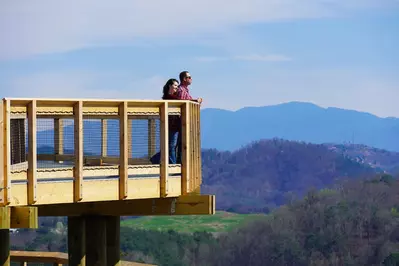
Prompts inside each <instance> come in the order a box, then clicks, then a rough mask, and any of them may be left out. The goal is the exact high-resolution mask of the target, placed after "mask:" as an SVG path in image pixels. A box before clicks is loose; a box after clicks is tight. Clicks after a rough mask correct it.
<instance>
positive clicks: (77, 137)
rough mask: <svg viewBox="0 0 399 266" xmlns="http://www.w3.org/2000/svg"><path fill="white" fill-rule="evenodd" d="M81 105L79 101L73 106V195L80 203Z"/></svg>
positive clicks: (81, 169) (81, 156)
mask: <svg viewBox="0 0 399 266" xmlns="http://www.w3.org/2000/svg"><path fill="white" fill-rule="evenodd" d="M82 110H83V103H82V101H79V102H77V103H76V104H75V106H74V116H75V120H74V144H75V146H74V150H75V166H74V195H73V199H74V201H75V202H78V201H81V200H82V198H83V191H82V190H83V189H82V188H83V116H82Z"/></svg>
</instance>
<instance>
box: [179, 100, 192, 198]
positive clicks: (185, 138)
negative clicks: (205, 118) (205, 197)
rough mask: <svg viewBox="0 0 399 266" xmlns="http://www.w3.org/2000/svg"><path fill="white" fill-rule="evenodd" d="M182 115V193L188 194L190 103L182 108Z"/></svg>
mask: <svg viewBox="0 0 399 266" xmlns="http://www.w3.org/2000/svg"><path fill="white" fill-rule="evenodd" d="M181 112H182V116H181V121H182V143H181V144H182V169H181V194H182V195H186V194H187V191H188V188H189V184H188V182H189V180H190V151H191V148H190V105H189V103H185V104H184V105H183V106H182V109H181Z"/></svg>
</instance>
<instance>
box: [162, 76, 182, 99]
mask: <svg viewBox="0 0 399 266" xmlns="http://www.w3.org/2000/svg"><path fill="white" fill-rule="evenodd" d="M174 82H177V84H179V82H178V81H177V79H169V80H168V81H167V82H166V84H165V85H164V86H163V96H162V99H164V100H166V99H170V97H169V86H170V85H172V84H173V83H174Z"/></svg>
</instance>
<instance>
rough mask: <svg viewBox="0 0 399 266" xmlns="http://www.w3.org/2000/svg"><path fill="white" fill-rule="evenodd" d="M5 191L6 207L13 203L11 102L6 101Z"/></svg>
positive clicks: (4, 200)
mask: <svg viewBox="0 0 399 266" xmlns="http://www.w3.org/2000/svg"><path fill="white" fill-rule="evenodd" d="M2 133H3V154H2V157H3V190H4V199H3V203H4V204H5V205H7V204H9V203H10V201H11V191H10V189H11V178H10V166H11V148H10V145H11V143H10V142H11V128H10V101H9V100H5V101H4V102H3V132H2Z"/></svg>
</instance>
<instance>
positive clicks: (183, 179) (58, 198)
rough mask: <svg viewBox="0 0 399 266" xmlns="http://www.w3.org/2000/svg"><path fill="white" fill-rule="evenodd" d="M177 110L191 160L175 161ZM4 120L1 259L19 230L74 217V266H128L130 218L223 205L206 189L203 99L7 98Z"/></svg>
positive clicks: (2, 261) (0, 122) (4, 261)
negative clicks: (172, 138)
mask: <svg viewBox="0 0 399 266" xmlns="http://www.w3.org/2000/svg"><path fill="white" fill-rule="evenodd" d="M171 115H174V116H180V119H181V125H182V127H181V128H182V132H181V133H182V134H181V145H182V156H181V164H169V148H168V139H169V125H168V124H169V119H168V116H171ZM0 127H1V128H0V132H1V134H0V139H1V143H2V145H0V147H1V148H0V155H1V156H2V159H1V160H0V165H1V166H0V171H1V173H0V265H9V260H10V259H9V258H10V253H9V251H10V250H9V229H10V228H37V227H38V216H68V250H69V252H68V253H69V265H119V264H118V263H119V226H120V222H119V218H120V216H124V215H132V216H139V215H192V214H194V215H195V214H214V212H215V197H214V196H213V195H201V194H200V186H201V182H202V180H201V179H202V173H201V141H200V105H199V104H198V103H196V102H192V101H178V100H174V101H172V100H168V101H164V100H158V101H146V100H91V99H90V100H86V99H15V98H7V99H3V101H2V103H1V106H0ZM157 154H160V156H159V160H158V161H156V160H155V161H154V160H153V158H156V157H157V156H156V155H157ZM154 155H155V156H154Z"/></svg>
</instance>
